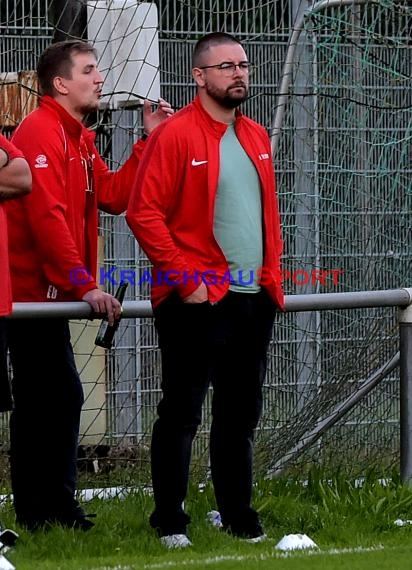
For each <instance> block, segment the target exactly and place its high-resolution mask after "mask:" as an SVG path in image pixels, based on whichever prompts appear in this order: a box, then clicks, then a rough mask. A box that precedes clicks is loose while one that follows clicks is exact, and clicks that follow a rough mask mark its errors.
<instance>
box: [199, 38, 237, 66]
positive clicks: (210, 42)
mask: <svg viewBox="0 0 412 570" xmlns="http://www.w3.org/2000/svg"><path fill="white" fill-rule="evenodd" d="M224 44H239V45H242V44H241V42H240V41H239V40H237V39H236V38H235V37H234V36H231V35H230V34H226V33H225V32H212V33H211V34H206V35H205V36H203V37H202V38H200V40H198V41H197V42H196V45H195V48H194V50H193V56H192V63H193V67H200V65H202V64H203V55H204V53H205V52H206V51H207V50H208V49H209V48H211V47H213V46H220V45H224Z"/></svg>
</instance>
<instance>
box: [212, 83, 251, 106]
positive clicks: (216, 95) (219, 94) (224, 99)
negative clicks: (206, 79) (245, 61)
mask: <svg viewBox="0 0 412 570" xmlns="http://www.w3.org/2000/svg"><path fill="white" fill-rule="evenodd" d="M232 87H235V86H232ZM236 87H243V88H244V91H245V94H244V95H243V96H240V97H232V96H231V95H230V89H228V90H226V91H222V90H218V89H215V88H213V87H210V85H206V89H207V93H208V95H209V96H210V97H211V98H212V99H214V100H215V101H216V103H219V105H221V106H222V107H224V108H225V109H236V107H239V105H241V104H242V103H243V102H244V101H246V99H247V96H248V90H247V87H246V86H245V85H244V84H241V85H237V86H236Z"/></svg>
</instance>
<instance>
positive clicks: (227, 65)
mask: <svg viewBox="0 0 412 570" xmlns="http://www.w3.org/2000/svg"><path fill="white" fill-rule="evenodd" d="M237 68H239V70H240V71H242V72H243V73H249V74H250V73H251V72H252V70H253V64H252V63H250V61H241V62H240V63H232V62H231V61H224V62H223V63H217V64H215V65H204V66H203V67H199V69H217V70H218V71H221V72H222V75H224V76H225V77H231V76H232V75H233V74H234V73H236V69H237Z"/></svg>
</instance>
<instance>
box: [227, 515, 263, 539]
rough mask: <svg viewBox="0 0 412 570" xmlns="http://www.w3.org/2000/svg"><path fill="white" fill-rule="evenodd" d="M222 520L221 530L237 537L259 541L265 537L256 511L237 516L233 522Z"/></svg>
mask: <svg viewBox="0 0 412 570" xmlns="http://www.w3.org/2000/svg"><path fill="white" fill-rule="evenodd" d="M222 522H223V530H225V531H226V532H227V533H229V534H231V535H232V536H236V537H237V538H243V539H246V540H250V541H251V542H261V541H262V540H264V539H265V538H266V535H265V533H264V531H263V528H262V525H261V524H260V521H259V518H258V516H257V514H256V513H253V512H252V513H250V514H248V516H247V517H244V518H243V519H242V518H241V517H239V518H238V519H236V520H235V521H234V522H231V523H229V524H228V523H226V521H224V520H223V521H222Z"/></svg>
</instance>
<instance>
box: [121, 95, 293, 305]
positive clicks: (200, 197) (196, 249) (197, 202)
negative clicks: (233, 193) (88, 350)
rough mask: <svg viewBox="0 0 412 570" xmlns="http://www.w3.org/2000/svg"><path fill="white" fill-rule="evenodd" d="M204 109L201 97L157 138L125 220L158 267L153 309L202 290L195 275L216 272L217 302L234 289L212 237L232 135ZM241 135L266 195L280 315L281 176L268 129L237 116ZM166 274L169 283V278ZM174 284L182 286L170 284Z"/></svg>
mask: <svg viewBox="0 0 412 570" xmlns="http://www.w3.org/2000/svg"><path fill="white" fill-rule="evenodd" d="M226 128H227V126H226V125H225V124H224V123H221V122H218V121H215V120H214V119H212V118H211V116H210V115H209V114H208V113H207V112H206V111H205V110H204V109H203V107H202V105H201V103H200V99H199V98H198V97H197V98H196V99H195V100H194V101H193V102H192V103H191V104H189V105H187V106H186V107H184V108H183V109H182V110H181V111H179V112H178V113H176V114H175V115H174V116H173V117H171V118H170V119H169V120H168V121H166V122H165V123H164V124H163V125H161V126H160V127H159V128H158V129H156V131H155V132H154V133H153V134H152V135H151V136H150V139H149V140H148V143H147V147H146V149H145V152H144V153H143V156H142V160H141V163H140V166H139V169H138V173H137V177H136V180H135V184H134V188H133V191H132V194H131V197H130V202H129V206H128V210H127V214H126V219H127V222H128V224H129V226H130V227H131V229H132V231H133V233H134V235H135V236H136V238H137V240H138V241H139V243H140V245H141V246H142V247H143V249H144V250H145V251H146V253H147V255H148V257H149V259H150V260H151V261H152V263H153V265H154V272H153V276H152V303H153V304H154V305H156V304H158V303H159V302H161V301H162V300H163V299H164V298H165V297H166V296H167V295H168V294H170V292H171V290H172V289H173V287H175V288H176V289H177V291H178V292H179V294H180V295H181V296H182V297H186V296H188V295H190V294H191V293H192V292H193V291H194V290H195V289H196V288H197V287H198V286H199V281H198V280H197V278H196V276H197V275H198V274H202V273H204V272H207V271H212V272H213V276H214V277H213V279H211V281H215V282H214V283H212V282H210V283H208V284H207V286H208V295H209V301H210V302H216V301H219V300H220V299H221V298H222V297H223V296H224V295H225V293H226V291H227V290H228V287H229V280H228V279H225V277H224V276H225V274H226V273H227V272H228V270H229V268H228V264H227V261H226V258H225V256H224V254H223V252H222V250H221V248H220V247H219V245H218V243H217V242H216V239H215V237H214V234H213V220H214V205H215V198H216V191H217V185H218V177H219V146H220V140H221V138H222V136H223V134H224V133H225V131H226ZM235 130H236V134H237V137H238V139H239V141H240V143H241V144H242V146H243V148H244V149H245V151H246V153H247V154H248V156H249V158H250V159H251V160H252V162H253V164H254V166H255V168H256V170H257V173H258V175H259V179H260V184H261V192H262V210H263V229H264V236H263V240H264V262H263V265H264V267H265V270H264V271H263V274H262V281H261V285H262V286H264V287H266V288H267V290H268V291H269V293H270V295H271V297H272V298H273V300H274V301H275V303H276V304H277V306H278V307H279V308H281V309H283V307H284V296H283V291H282V284H281V279H280V256H281V253H282V247H283V242H282V239H281V231H280V219H279V211H278V205H277V198H276V188H275V177H274V173H273V165H272V160H271V149H270V141H269V137H268V135H267V133H266V131H265V129H264V128H263V127H262V126H260V125H258V124H257V123H255V122H254V121H252V120H251V119H249V118H247V117H245V116H244V115H242V114H241V113H240V112H239V111H237V113H236V122H235ZM165 274H167V280H166V282H165V279H164V278H163V276H164V275H165ZM173 279H175V284H170V282H171V281H172V280H173Z"/></svg>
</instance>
